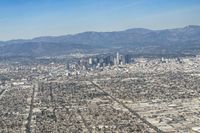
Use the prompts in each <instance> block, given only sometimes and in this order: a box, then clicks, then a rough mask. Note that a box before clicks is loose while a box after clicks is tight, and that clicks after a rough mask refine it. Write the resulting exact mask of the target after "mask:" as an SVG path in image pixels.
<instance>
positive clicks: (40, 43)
mask: <svg viewBox="0 0 200 133" xmlns="http://www.w3.org/2000/svg"><path fill="white" fill-rule="evenodd" d="M116 50H119V51H126V50H128V51H131V50H132V51H134V52H138V53H198V52H200V26H197V25H189V26H186V27H183V28H175V29H165V30H150V29H144V28H133V29H128V30H124V31H114V32H83V33H79V34H75V35H63V36H55V37H54V36H46V37H37V38H33V39H29V40H23V39H21V40H10V41H1V42H0V56H33V57H38V56H59V55H67V54H70V53H77V52H80V51H81V52H83V53H98V52H105V51H116Z"/></svg>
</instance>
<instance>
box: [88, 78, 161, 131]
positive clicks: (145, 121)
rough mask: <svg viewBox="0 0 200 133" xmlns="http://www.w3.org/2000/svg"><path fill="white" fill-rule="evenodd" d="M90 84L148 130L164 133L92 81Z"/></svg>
mask: <svg viewBox="0 0 200 133" xmlns="http://www.w3.org/2000/svg"><path fill="white" fill-rule="evenodd" d="M91 83H92V84H93V85H94V86H96V87H97V88H98V89H99V90H101V91H102V92H104V93H105V94H107V95H108V96H109V97H110V98H111V99H112V100H114V101H115V102H117V103H118V104H120V105H122V106H123V107H124V108H126V109H127V110H129V112H130V113H132V114H133V115H135V116H136V117H138V118H139V119H140V120H141V121H142V122H143V123H145V124H147V125H148V126H149V127H150V128H152V129H153V130H155V131H156V132H158V133H164V132H163V131H162V130H160V129H159V128H157V127H156V126H154V125H153V124H151V123H150V122H148V121H147V120H146V119H144V118H142V117H141V116H140V115H139V114H138V113H137V112H136V111H134V110H133V109H131V108H129V107H128V106H126V105H125V104H124V103H122V102H120V101H119V100H118V99H116V98H115V97H113V96H111V95H110V94H109V93H108V92H106V91H104V90H103V89H102V88H101V87H100V85H98V84H96V83H94V82H93V81H91Z"/></svg>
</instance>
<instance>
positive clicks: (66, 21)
mask: <svg viewBox="0 0 200 133" xmlns="http://www.w3.org/2000/svg"><path fill="white" fill-rule="evenodd" d="M186 25H200V0H0V40H9V39H18V38H23V39H25V38H32V37H37V36H48V35H63V34H74V33H78V32H83V31H116V30H124V29H128V28H136V27H137V28H138V27H143V28H150V29H165V28H174V27H182V26H186Z"/></svg>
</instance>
